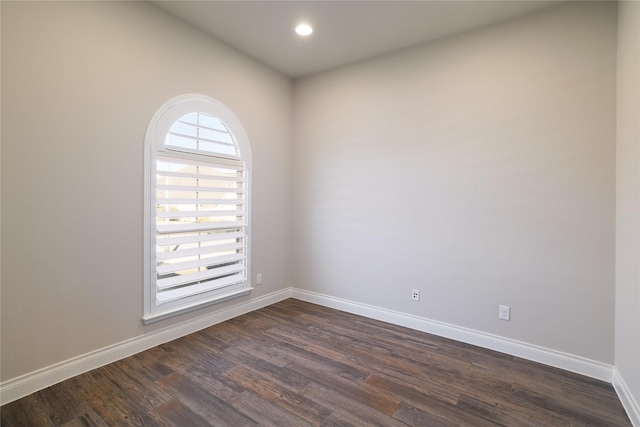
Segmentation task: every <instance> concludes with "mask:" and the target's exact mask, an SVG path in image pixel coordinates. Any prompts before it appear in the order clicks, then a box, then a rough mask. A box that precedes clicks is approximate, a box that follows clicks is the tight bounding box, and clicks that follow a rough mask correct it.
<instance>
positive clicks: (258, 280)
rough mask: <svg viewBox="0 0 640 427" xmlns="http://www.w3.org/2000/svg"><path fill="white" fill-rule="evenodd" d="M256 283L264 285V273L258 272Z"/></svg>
mask: <svg viewBox="0 0 640 427" xmlns="http://www.w3.org/2000/svg"><path fill="white" fill-rule="evenodd" d="M256 285H262V273H258V274H256Z"/></svg>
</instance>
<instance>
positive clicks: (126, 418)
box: [80, 368, 157, 426]
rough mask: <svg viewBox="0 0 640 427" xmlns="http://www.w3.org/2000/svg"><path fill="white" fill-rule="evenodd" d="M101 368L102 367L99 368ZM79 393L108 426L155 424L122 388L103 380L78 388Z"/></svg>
mask: <svg viewBox="0 0 640 427" xmlns="http://www.w3.org/2000/svg"><path fill="white" fill-rule="evenodd" d="M100 369H102V368H100ZM80 395H81V396H82V397H83V398H84V399H85V400H86V401H87V403H88V404H89V405H91V407H92V408H93V410H94V411H95V413H96V414H98V415H99V416H100V418H102V419H103V420H104V421H105V423H107V424H108V425H110V426H156V425H157V424H156V423H155V422H154V421H153V420H152V419H151V418H150V417H149V416H148V415H147V413H146V412H145V411H144V410H141V409H140V408H137V407H136V404H135V403H133V402H131V401H130V400H129V399H128V397H127V396H126V394H125V393H123V391H122V389H121V388H119V387H114V383H113V382H112V381H109V380H104V381H100V382H96V383H94V384H92V385H91V386H90V387H89V388H86V389H82V390H80Z"/></svg>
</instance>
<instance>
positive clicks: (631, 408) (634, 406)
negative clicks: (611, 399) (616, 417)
mask: <svg viewBox="0 0 640 427" xmlns="http://www.w3.org/2000/svg"><path fill="white" fill-rule="evenodd" d="M613 388H614V389H615V390H616V393H618V397H619V398H620V401H621V402H622V406H623V407H624V410H625V411H627V416H628V417H629V419H630V420H631V424H632V425H634V426H637V427H640V403H638V402H637V401H636V400H635V399H634V398H633V394H631V390H629V387H628V386H627V383H626V382H625V381H624V378H622V375H620V372H619V371H618V368H615V367H614V368H613Z"/></svg>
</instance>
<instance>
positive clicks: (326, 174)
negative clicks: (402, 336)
mask: <svg viewBox="0 0 640 427" xmlns="http://www.w3.org/2000/svg"><path fill="white" fill-rule="evenodd" d="M616 14H617V11H616V4H615V3H572V4H568V5H562V6H559V7H556V8H552V9H548V10H546V11H542V12H539V13H536V14H534V15H529V16H527V17H524V18H521V19H517V20H513V21H509V22H506V23H503V24H499V25H495V26H492V27H488V28H485V29H482V30H478V31H474V32H468V33H465V34H462V35H459V36H456V37H452V38H447V39H443V40H440V41H436V42H434V43H431V44H429V45H424V46H420V47H416V48H412V49H407V50H404V51H401V52H397V53H394V54H391V55H386V56H383V57H379V58H376V59H373V60H368V61H364V62H360V63H357V64H354V65H352V66H348V67H344V68H341V69H338V70H334V71H331V72H326V73H321V74H318V75H315V76H312V77H309V78H305V79H301V80H298V81H297V82H296V83H295V86H294V121H293V122H294V156H293V160H294V176H295V181H294V198H293V201H294V233H293V236H294V285H295V286H296V287H297V288H299V289H302V290H306V291H311V292H317V293H320V294H325V295H329V296H332V297H335V298H342V299H345V300H350V301H355V302H358V303H360V304H369V305H372V306H377V307H381V308H384V309H387V310H395V311H399V312H402V313H407V314H411V315H416V316H420V317H424V318H427V319H433V320H437V321H441V322H445V323H448V324H452V325H457V326H461V327H466V328H471V329H475V330H479V331H482V332H485V333H490V334H495V335H498V336H502V337H506V338H510V339H513V340H518V341H523V342H526V343H528V344H533V345H538V346H542V347H544V348H548V349H553V350H556V351H561V352H566V353H569V354H572V355H575V356H580V357H584V358H587V359H591V360H594V361H599V362H603V363H608V364H612V363H613V360H614V352H613V349H614V342H613V340H614V265H615V262H614V237H615V231H614V226H615V131H616V128H615V123H616V120H615V108H616V104H615V103H616V98H615V94H616V89H615V84H616ZM414 288H415V289H419V290H420V292H421V299H420V301H419V302H414V301H411V290H412V289H414ZM499 304H504V305H509V306H510V307H511V320H510V321H508V322H507V321H501V320H499V319H498V305H499Z"/></svg>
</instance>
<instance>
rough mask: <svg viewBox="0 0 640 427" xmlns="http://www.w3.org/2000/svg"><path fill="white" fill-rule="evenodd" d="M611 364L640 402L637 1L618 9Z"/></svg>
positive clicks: (639, 20) (639, 48)
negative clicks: (612, 361)
mask: <svg viewBox="0 0 640 427" xmlns="http://www.w3.org/2000/svg"><path fill="white" fill-rule="evenodd" d="M617 106H618V108H617V115H618V126H617V129H618V133H617V136H618V143H617V163H616V172H617V180H616V190H617V192H616V341H615V355H616V357H615V365H616V368H617V369H618V371H619V373H620V375H621V376H622V378H623V380H624V382H625V383H626V385H627V387H628V388H629V391H630V392H631V393H632V394H633V396H634V398H635V401H636V402H640V3H638V2H635V1H624V2H620V5H619V11H618V103H617Z"/></svg>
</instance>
